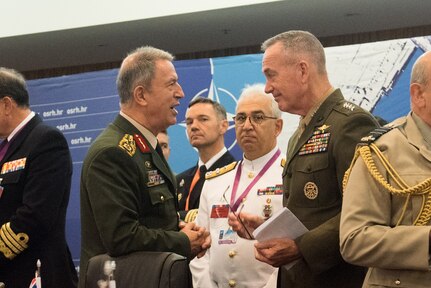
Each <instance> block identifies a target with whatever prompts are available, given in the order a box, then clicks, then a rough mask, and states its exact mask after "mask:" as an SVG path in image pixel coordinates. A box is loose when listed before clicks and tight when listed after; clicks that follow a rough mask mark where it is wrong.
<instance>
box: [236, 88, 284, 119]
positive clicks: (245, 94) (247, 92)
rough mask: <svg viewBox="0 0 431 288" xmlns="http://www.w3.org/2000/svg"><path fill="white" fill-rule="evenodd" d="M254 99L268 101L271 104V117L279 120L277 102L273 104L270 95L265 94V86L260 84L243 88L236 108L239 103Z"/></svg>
mask: <svg viewBox="0 0 431 288" xmlns="http://www.w3.org/2000/svg"><path fill="white" fill-rule="evenodd" d="M256 98H263V99H268V100H269V101H270V103H271V112H272V115H271V116H273V117H276V118H281V111H280V109H279V108H278V104H277V102H275V100H274V97H273V96H272V94H268V93H266V92H265V85H263V84H261V83H256V84H252V85H247V86H245V88H244V89H242V92H241V95H240V96H239V99H238V103H237V107H238V105H239V104H240V102H242V101H244V100H248V99H256ZM268 116H269V115H268Z"/></svg>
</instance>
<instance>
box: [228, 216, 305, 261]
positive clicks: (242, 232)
mask: <svg viewBox="0 0 431 288" xmlns="http://www.w3.org/2000/svg"><path fill="white" fill-rule="evenodd" d="M241 222H242V223H241ZM263 222H265V219H264V218H262V217H260V216H258V215H254V214H250V213H245V212H239V213H236V214H234V213H232V212H230V213H229V216H228V223H229V225H230V226H231V227H232V230H234V231H236V232H237V234H238V235H239V236H240V237H241V238H244V239H250V236H249V235H248V234H249V233H253V231H254V230H255V229H256V228H257V227H259V226H260V225H261V224H262V223H263ZM254 247H255V253H254V254H255V255H254V256H255V258H256V259H257V260H259V261H261V262H265V263H267V264H269V265H271V266H274V267H280V266H282V265H286V264H288V263H290V262H292V261H295V260H297V259H300V258H301V257H302V255H301V252H300V251H299V248H298V246H297V245H296V243H295V241H293V240H292V239H289V238H278V239H270V240H266V241H261V242H256V243H255V244H254Z"/></svg>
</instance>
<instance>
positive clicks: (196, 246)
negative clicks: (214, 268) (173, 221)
mask: <svg viewBox="0 0 431 288" xmlns="http://www.w3.org/2000/svg"><path fill="white" fill-rule="evenodd" d="M179 228H180V231H181V232H183V233H185V234H186V235H187V237H188V238H189V240H190V246H191V251H192V258H194V257H195V256H196V257H198V258H201V257H202V256H204V255H205V252H206V251H207V249H209V248H210V247H211V237H210V232H209V231H207V230H206V229H205V228H204V227H200V226H198V225H196V223H194V222H190V223H185V222H180V224H179Z"/></svg>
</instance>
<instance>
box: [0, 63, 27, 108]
mask: <svg viewBox="0 0 431 288" xmlns="http://www.w3.org/2000/svg"><path fill="white" fill-rule="evenodd" d="M6 96H9V97H11V98H12V99H13V100H14V101H15V102H16V103H17V105H18V106H19V107H24V108H28V107H30V100H29V96H28V91H27V84H26V83H25V78H24V76H23V75H22V74H20V73H19V72H18V71H16V70H14V69H9V68H5V67H0V99H1V98H3V97H6Z"/></svg>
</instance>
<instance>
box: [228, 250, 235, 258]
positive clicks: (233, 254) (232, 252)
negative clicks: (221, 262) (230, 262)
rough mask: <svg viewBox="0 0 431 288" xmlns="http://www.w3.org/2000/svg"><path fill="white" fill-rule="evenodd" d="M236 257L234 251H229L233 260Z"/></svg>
mask: <svg viewBox="0 0 431 288" xmlns="http://www.w3.org/2000/svg"><path fill="white" fill-rule="evenodd" d="M235 255H236V252H235V251H234V250H230V251H229V257H230V258H233V257H234V256H235Z"/></svg>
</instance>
